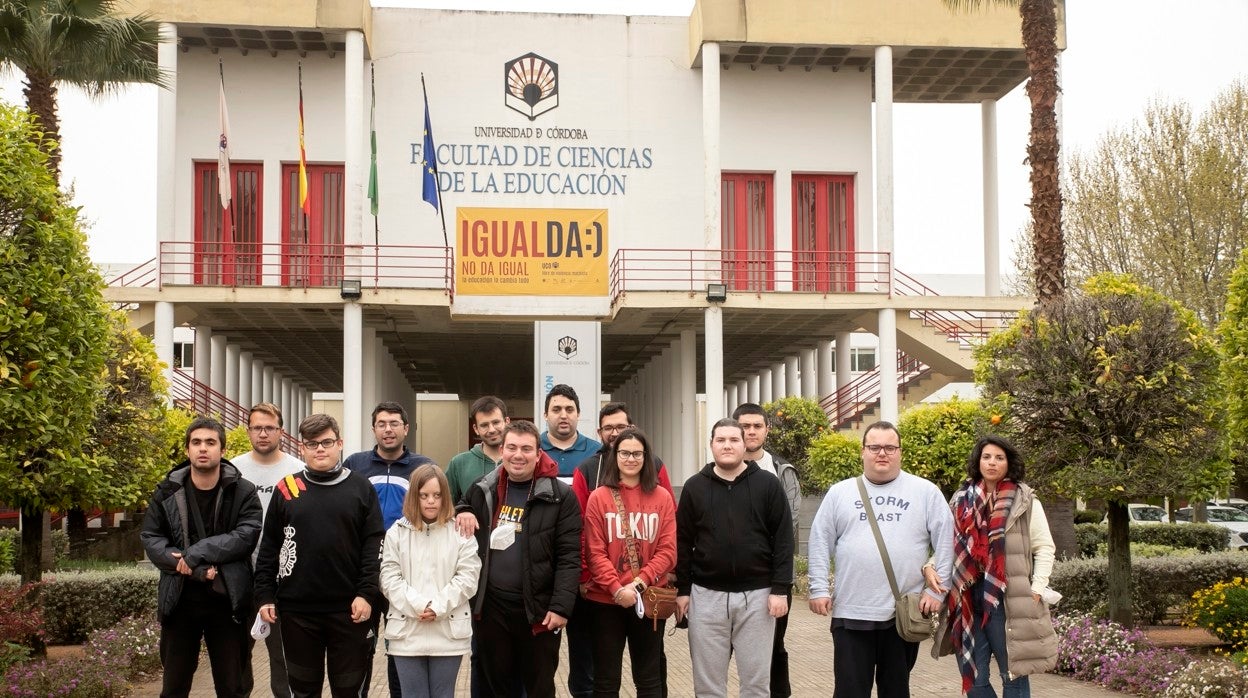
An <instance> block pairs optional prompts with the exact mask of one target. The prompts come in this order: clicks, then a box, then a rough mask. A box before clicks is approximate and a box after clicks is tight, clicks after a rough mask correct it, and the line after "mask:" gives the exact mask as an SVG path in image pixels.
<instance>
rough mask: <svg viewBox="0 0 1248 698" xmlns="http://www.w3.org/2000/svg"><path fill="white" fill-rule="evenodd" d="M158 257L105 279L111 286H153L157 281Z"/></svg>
mask: <svg viewBox="0 0 1248 698" xmlns="http://www.w3.org/2000/svg"><path fill="white" fill-rule="evenodd" d="M156 279H157V274H156V258H155V257H152V258H151V259H149V260H147V261H146V262H143V263H142V264H139V265H138V266H135V267H134V268H132V269H128V270H126V271H124V272H122V273H120V274H117V275H116V276H111V277H109V278H107V279H105V281H106V283H108V285H109V286H151V285H152V284H154V283H156Z"/></svg>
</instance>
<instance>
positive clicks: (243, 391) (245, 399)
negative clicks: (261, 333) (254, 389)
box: [238, 351, 256, 408]
mask: <svg viewBox="0 0 1248 698" xmlns="http://www.w3.org/2000/svg"><path fill="white" fill-rule="evenodd" d="M251 360H252V356H251V352H249V351H244V352H240V353H239V355H238V404H240V405H242V406H243V407H247V408H250V407H251V406H252V405H254V404H256V402H255V401H254V400H252V399H251Z"/></svg>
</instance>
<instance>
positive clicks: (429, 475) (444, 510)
mask: <svg viewBox="0 0 1248 698" xmlns="http://www.w3.org/2000/svg"><path fill="white" fill-rule="evenodd" d="M430 480H437V481H438V490H439V491H440V492H441V493H442V505H441V506H440V507H438V519H437V523H440V524H444V523H446V522H448V521H450V520H451V519H452V518H454V517H455V503H454V502H452V501H451V483H449V482H447V480H446V475H445V474H443V472H442V468H440V467H438V466H437V465H434V464H433V463H425V464H424V465H422V466H420V467H419V468H417V469H416V470H415V472H413V473H412V478H411V481H410V483H411V484H410V485H409V486H408V488H407V496H405V497H404V498H403V516H404V517H405V518H406V519H407V521H408V523H410V524H412V526H415V527H416V530H418V531H422V530H424V528H425V518H424V517H423V516H421V515H420V488H422V487H424V486H425V483H427V482H429V481H430Z"/></svg>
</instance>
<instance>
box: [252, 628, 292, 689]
mask: <svg viewBox="0 0 1248 698" xmlns="http://www.w3.org/2000/svg"><path fill="white" fill-rule="evenodd" d="M247 639H248V641H249V642H251V651H252V652H255V650H256V641H255V640H252V639H251V635H250V634H248V636H247ZM264 647H265V649H266V650H267V651H268V655H269V690H270V691H272V692H273V695H274V696H288V695H290V684H289V682H288V681H287V680H286V659H285V658H284V657H283V656H282V624H281V623H270V624H269V634H268V636H267V637H265V638H264ZM248 665H249V667H248V668H247V669H246V670H245V673H246V674H247V681H248V682H249V683H250V682H251V681H253V678H252V675H251V669H250V662H248Z"/></svg>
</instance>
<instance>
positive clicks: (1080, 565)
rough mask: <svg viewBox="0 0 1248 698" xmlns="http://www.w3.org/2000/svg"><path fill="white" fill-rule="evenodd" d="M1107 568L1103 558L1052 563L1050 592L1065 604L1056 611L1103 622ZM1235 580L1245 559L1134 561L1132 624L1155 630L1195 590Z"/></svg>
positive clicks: (1244, 572)
mask: <svg viewBox="0 0 1248 698" xmlns="http://www.w3.org/2000/svg"><path fill="white" fill-rule="evenodd" d="M1136 528H1137V527H1134V526H1133V527H1132V529H1131V530H1132V531H1134V530H1135V529H1136ZM1138 528H1180V529H1182V528H1189V527H1188V526H1140V527H1138ZM1211 528H1216V527H1211ZM1221 530H1225V529H1221ZM1108 567H1109V561H1108V560H1107V559H1106V558H1103V557H1100V558H1091V559H1083V560H1063V561H1059V562H1057V563H1055V564H1054V565H1053V576H1052V577H1051V579H1050V581H1049V586H1051V587H1053V588H1054V589H1056V590H1057V591H1059V592H1061V594H1062V597H1063V598H1062V601H1061V603H1060V604H1058V606H1057V610H1059V611H1061V612H1062V613H1091V614H1093V615H1096V616H1099V617H1105V616H1106V598H1107V597H1108V594H1109V585H1108V583H1107V580H1106V574H1107V570H1108ZM1235 577H1248V554H1245V553H1242V552H1222V553H1212V554H1209V555H1193V556H1187V557H1176V556H1166V557H1152V558H1143V559H1139V560H1132V561H1131V583H1132V599H1131V600H1132V607H1133V608H1134V610H1135V622H1137V623H1142V624H1145V625H1155V624H1157V623H1159V622H1161V621H1162V619H1164V618H1165V617H1166V615H1167V614H1168V613H1169V612H1170V609H1171V608H1176V607H1178V608H1183V607H1186V605H1187V602H1188V600H1189V599H1190V598H1191V597H1192V594H1193V593H1195V592H1196V591H1197V590H1198V589H1203V588H1205V587H1208V586H1213V585H1214V584H1216V583H1217V582H1221V581H1225V580H1229V579H1234V578H1235Z"/></svg>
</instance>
